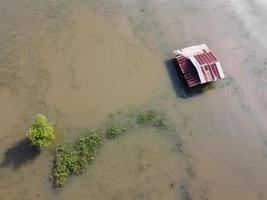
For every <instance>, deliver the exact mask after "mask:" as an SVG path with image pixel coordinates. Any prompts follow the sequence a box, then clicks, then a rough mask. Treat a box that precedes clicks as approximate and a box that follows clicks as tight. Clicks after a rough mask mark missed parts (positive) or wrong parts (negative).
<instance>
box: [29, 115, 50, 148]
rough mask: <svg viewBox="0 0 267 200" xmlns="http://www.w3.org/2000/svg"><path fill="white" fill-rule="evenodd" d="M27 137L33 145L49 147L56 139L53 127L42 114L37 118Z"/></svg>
mask: <svg viewBox="0 0 267 200" xmlns="http://www.w3.org/2000/svg"><path fill="white" fill-rule="evenodd" d="M27 136H28V138H29V140H30V141H31V143H32V144H33V145H36V146H49V145H50V144H51V142H52V141H53V140H54V139H55V135H54V128H53V126H52V125H51V124H50V123H49V122H48V120H47V118H46V116H44V115H42V114H38V115H36V116H35V118H34V119H33V122H32V125H31V127H30V129H29V131H28V133H27Z"/></svg>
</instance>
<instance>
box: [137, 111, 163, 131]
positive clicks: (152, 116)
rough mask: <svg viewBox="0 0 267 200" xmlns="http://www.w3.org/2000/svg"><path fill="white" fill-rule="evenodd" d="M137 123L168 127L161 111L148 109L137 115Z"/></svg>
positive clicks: (161, 127)
mask: <svg viewBox="0 0 267 200" xmlns="http://www.w3.org/2000/svg"><path fill="white" fill-rule="evenodd" d="M136 121H137V124H139V125H143V126H153V127H156V128H160V129H166V128H168V124H167V120H166V118H165V117H164V116H163V114H162V113H160V112H158V111H155V110H148V111H146V112H142V113H140V114H139V115H137V120H136Z"/></svg>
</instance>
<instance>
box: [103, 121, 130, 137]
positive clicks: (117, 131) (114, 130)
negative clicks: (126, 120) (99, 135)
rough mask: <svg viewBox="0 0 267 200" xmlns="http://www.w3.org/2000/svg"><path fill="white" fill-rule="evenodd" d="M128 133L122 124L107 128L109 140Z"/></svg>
mask: <svg viewBox="0 0 267 200" xmlns="http://www.w3.org/2000/svg"><path fill="white" fill-rule="evenodd" d="M126 131H127V129H126V127H124V126H122V125H121V124H113V125H111V126H110V127H108V128H107V130H106V136H107V138H108V139H114V138H116V137H118V136H120V135H121V134H123V133H124V132H126Z"/></svg>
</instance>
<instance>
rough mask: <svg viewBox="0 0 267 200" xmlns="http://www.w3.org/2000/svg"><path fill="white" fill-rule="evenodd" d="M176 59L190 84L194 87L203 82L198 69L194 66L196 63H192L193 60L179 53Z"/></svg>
mask: <svg viewBox="0 0 267 200" xmlns="http://www.w3.org/2000/svg"><path fill="white" fill-rule="evenodd" d="M176 60H177V62H178V64H179V67H180V69H181V71H182V73H183V75H184V78H185V80H186V82H187V84H188V86H189V87H193V86H196V85H199V84H200V83H201V82H200V80H199V77H198V73H197V71H196V69H195V68H194V65H193V64H192V62H191V61H190V60H189V59H188V58H186V57H184V56H182V55H178V56H177V57H176Z"/></svg>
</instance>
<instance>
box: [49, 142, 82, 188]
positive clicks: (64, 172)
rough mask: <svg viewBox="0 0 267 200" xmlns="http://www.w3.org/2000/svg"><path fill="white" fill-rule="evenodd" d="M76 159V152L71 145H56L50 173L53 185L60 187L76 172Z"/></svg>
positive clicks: (77, 157) (77, 169) (77, 158)
mask: <svg viewBox="0 0 267 200" xmlns="http://www.w3.org/2000/svg"><path fill="white" fill-rule="evenodd" d="M78 161H79V156H78V153H77V151H76V150H75V149H74V148H73V146H72V145H70V144H62V145H59V146H58V147H57V149H56V156H55V167H54V170H53V174H52V176H53V179H54V186H55V187H62V186H63V185H64V184H65V183H66V182H67V179H68V177H69V176H70V175H71V174H76V173H77V172H78V171H79V165H78Z"/></svg>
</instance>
